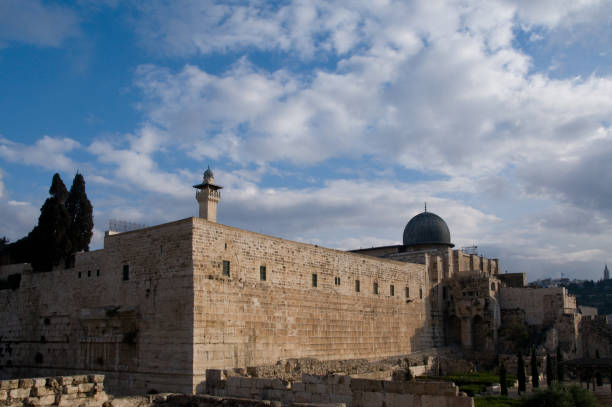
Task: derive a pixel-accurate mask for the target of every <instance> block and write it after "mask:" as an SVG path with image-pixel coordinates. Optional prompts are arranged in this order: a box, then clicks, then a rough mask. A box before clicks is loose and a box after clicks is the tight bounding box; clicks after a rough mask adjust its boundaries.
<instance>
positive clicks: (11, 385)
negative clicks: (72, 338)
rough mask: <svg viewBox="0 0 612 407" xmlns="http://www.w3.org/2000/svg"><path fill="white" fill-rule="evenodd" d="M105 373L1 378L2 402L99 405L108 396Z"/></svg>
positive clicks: (15, 405) (62, 406) (12, 404)
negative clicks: (105, 386)
mask: <svg viewBox="0 0 612 407" xmlns="http://www.w3.org/2000/svg"><path fill="white" fill-rule="evenodd" d="M103 383H104V376H102V375H89V376H84V375H81V376H60V377H46V378H33V379H13V380H0V406H10V407H20V406H24V407H26V406H50V405H56V406H60V407H71V406H74V407H77V406H87V407H99V406H102V404H103V403H104V402H106V401H107V400H108V396H107V395H106V393H105V392H104V384H103Z"/></svg>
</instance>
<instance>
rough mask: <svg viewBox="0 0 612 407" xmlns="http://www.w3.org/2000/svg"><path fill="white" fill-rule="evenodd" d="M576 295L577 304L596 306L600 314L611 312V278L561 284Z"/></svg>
mask: <svg viewBox="0 0 612 407" xmlns="http://www.w3.org/2000/svg"><path fill="white" fill-rule="evenodd" d="M563 286H564V287H567V290H568V291H569V293H570V294H573V295H575V296H576V299H577V300H578V305H588V306H590V307H596V308H597V311H598V313H599V314H600V315H602V314H612V280H601V281H598V282H593V281H585V282H582V283H569V284H563Z"/></svg>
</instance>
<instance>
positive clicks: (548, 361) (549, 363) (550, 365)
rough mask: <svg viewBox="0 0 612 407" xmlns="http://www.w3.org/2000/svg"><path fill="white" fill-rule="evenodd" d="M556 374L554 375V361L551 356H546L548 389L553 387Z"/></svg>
mask: <svg viewBox="0 0 612 407" xmlns="http://www.w3.org/2000/svg"><path fill="white" fill-rule="evenodd" d="M553 375H554V373H553V363H552V359H551V358H550V354H548V353H547V354H546V385H547V386H548V387H551V386H552V383H553V380H554V379H555V378H554V376H553Z"/></svg>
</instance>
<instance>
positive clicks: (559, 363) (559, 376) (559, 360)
mask: <svg viewBox="0 0 612 407" xmlns="http://www.w3.org/2000/svg"><path fill="white" fill-rule="evenodd" d="M563 376H565V372H564V371H563V354H562V353H561V347H560V346H557V380H558V381H559V383H563V379H564V377H563Z"/></svg>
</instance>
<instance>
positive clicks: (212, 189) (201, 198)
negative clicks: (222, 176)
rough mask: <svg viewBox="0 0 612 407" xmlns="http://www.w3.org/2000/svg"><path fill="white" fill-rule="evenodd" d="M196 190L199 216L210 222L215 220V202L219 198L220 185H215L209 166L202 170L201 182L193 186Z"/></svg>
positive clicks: (217, 201)
mask: <svg viewBox="0 0 612 407" xmlns="http://www.w3.org/2000/svg"><path fill="white" fill-rule="evenodd" d="M193 187H194V188H195V189H197V191H196V200H197V201H198V204H199V205H200V218H204V219H206V220H209V221H211V222H216V221H217V204H218V203H219V199H221V191H219V190H220V189H221V188H223V187H222V186H219V185H215V176H214V175H213V172H212V171H211V170H210V167H208V169H207V170H206V171H204V179H203V180H202V183H201V184H198V185H194V186H193Z"/></svg>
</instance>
